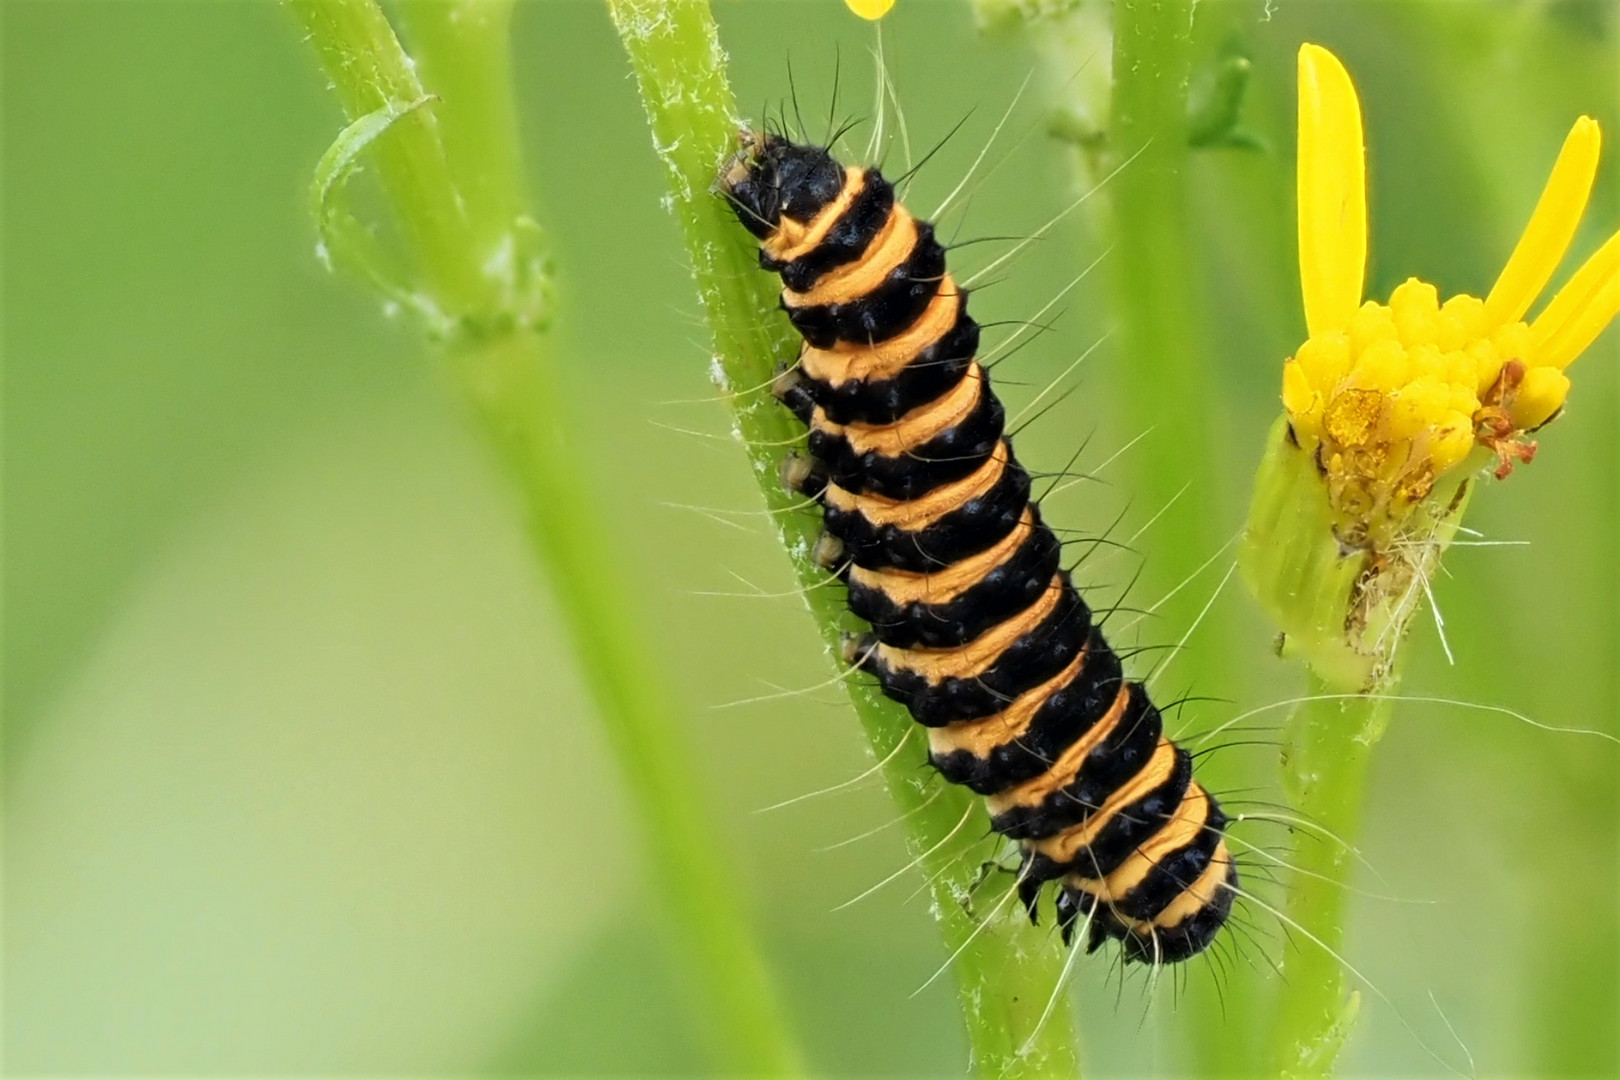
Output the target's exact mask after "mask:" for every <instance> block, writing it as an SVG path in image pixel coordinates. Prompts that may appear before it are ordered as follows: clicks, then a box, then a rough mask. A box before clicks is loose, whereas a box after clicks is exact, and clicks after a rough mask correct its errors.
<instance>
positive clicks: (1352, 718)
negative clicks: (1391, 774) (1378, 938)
mask: <svg viewBox="0 0 1620 1080" xmlns="http://www.w3.org/2000/svg"><path fill="white" fill-rule="evenodd" d="M1391 690H1392V684H1390V683H1385V684H1383V685H1382V686H1381V687H1380V688H1379V690H1378V692H1377V695H1376V696H1374V695H1370V694H1354V693H1353V692H1352V693H1350V694H1348V695H1347V693H1346V691H1345V689H1344V688H1343V687H1342V686H1339V685H1336V684H1333V683H1329V682H1327V681H1326V680H1324V679H1322V678H1320V677H1318V676H1316V675H1314V674H1313V675H1311V677H1310V679H1309V682H1308V685H1307V687H1306V690H1305V694H1306V697H1307V700H1305V701H1304V702H1302V703H1301V704H1300V706H1299V707H1298V708H1297V709H1295V710H1294V712H1293V714H1292V715H1291V716H1290V717H1289V718H1288V722H1287V724H1286V726H1285V730H1284V745H1285V750H1284V755H1285V759H1284V774H1283V775H1284V783H1285V784H1286V786H1287V788H1288V793H1289V796H1290V798H1291V800H1292V801H1293V804H1294V806H1295V807H1296V808H1297V809H1298V811H1299V813H1300V815H1301V816H1302V817H1304V818H1305V819H1306V820H1308V821H1311V822H1314V823H1315V824H1316V825H1317V826H1318V828H1317V829H1314V830H1313V832H1314V833H1316V834H1317V835H1316V836H1315V837H1314V838H1313V839H1311V840H1309V841H1307V842H1303V843H1301V844H1300V845H1299V847H1298V849H1297V850H1296V851H1295V852H1294V855H1293V860H1294V862H1293V867H1292V869H1291V870H1290V872H1289V874H1288V879H1287V900H1286V902H1285V904H1284V909H1283V913H1284V915H1285V917H1286V922H1285V925H1286V926H1287V927H1288V929H1289V934H1288V935H1287V939H1288V943H1287V946H1286V948H1285V950H1284V954H1283V962H1282V964H1283V975H1284V982H1283V985H1282V987H1281V988H1280V991H1279V996H1278V999H1277V1014H1276V1017H1275V1019H1274V1022H1273V1024H1272V1029H1271V1060H1272V1064H1273V1066H1274V1067H1275V1068H1276V1070H1277V1072H1278V1073H1279V1074H1281V1075H1283V1076H1299V1077H1325V1076H1329V1075H1331V1074H1332V1071H1333V1063H1334V1060H1335V1059H1336V1058H1337V1056H1338V1053H1339V1050H1340V1048H1341V1047H1343V1046H1344V1041H1345V1039H1346V1038H1347V1037H1348V1035H1349V1034H1350V1027H1351V1024H1352V1023H1353V1021H1354V1020H1355V1015H1356V1011H1357V1008H1358V1007H1359V1004H1360V995H1359V994H1358V993H1356V992H1353V991H1352V992H1348V993H1347V992H1346V986H1345V971H1344V966H1343V964H1342V963H1341V962H1340V960H1339V954H1341V953H1342V951H1343V945H1344V915H1345V908H1346V903H1345V901H1346V887H1347V885H1348V883H1349V876H1350V871H1351V857H1352V854H1353V852H1352V850H1351V847H1350V845H1353V844H1354V843H1355V838H1356V836H1357V835H1358V834H1359V832H1360V826H1361V807H1362V801H1363V793H1364V791H1365V789H1366V784H1367V763H1368V761H1369V760H1370V758H1371V756H1372V748H1373V745H1374V744H1375V743H1376V742H1377V741H1378V739H1379V737H1380V736H1381V735H1382V734H1383V731H1384V728H1385V726H1386V725H1387V724H1388V723H1389V714H1390V708H1391V702H1390V700H1389V697H1388V696H1387V695H1389V694H1390V693H1391Z"/></svg>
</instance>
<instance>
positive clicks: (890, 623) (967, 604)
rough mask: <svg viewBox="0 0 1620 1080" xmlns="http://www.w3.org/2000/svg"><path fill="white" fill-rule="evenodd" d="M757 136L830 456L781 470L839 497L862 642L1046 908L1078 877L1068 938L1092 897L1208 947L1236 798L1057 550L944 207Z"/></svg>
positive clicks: (1151, 935)
mask: <svg viewBox="0 0 1620 1080" xmlns="http://www.w3.org/2000/svg"><path fill="white" fill-rule="evenodd" d="M740 141H741V143H742V149H741V150H740V151H739V152H738V153H737V154H736V155H735V156H733V157H732V158H731V159H730V160H729V161H728V162H726V164H725V166H724V167H723V169H722V171H721V174H720V178H719V183H718V190H719V191H720V192H721V193H722V194H723V195H724V196H725V197H726V198H727V199H728V200H729V201H730V203H731V205H732V207H733V208H734V209H735V211H736V213H737V217H738V219H739V220H740V221H741V222H742V224H743V225H744V226H745V227H746V228H747V229H748V230H749V232H751V233H753V234H754V236H755V237H757V238H758V239H759V240H760V244H761V246H760V263H761V265H762V266H763V267H765V268H766V269H767V270H771V271H774V272H775V273H777V274H780V275H781V278H782V283H783V285H784V286H785V287H784V289H783V291H782V307H783V308H785V309H786V311H787V313H788V317H789V318H790V319H791V320H792V322H793V325H794V326H795V327H797V328H798V331H799V333H800V334H802V335H803V336H804V346H803V349H802V352H801V354H800V357H799V362H798V364H797V365H796V366H795V367H794V368H792V369H791V370H789V371H787V372H784V373H783V376H782V377H781V378H779V379H778V380H777V384H776V391H777V396H778V397H780V398H781V399H782V401H783V402H784V403H785V404H786V405H787V406H788V408H790V409H792V410H793V412H794V413H795V414H796V415H797V416H798V417H799V418H800V419H801V420H803V421H804V423H805V424H806V425H807V426H808V427H809V429H810V435H809V450H810V455H811V456H810V457H809V458H797V459H790V460H789V462H788V463H787V465H786V466H785V467H784V476H785V477H786V478H787V479H788V481H789V482H790V483H791V484H792V485H793V486H795V487H796V488H798V489H799V490H801V491H804V492H805V493H806V494H808V495H811V496H813V497H815V498H816V499H817V500H818V501H819V502H820V503H821V506H822V508H823V511H824V514H825V527H826V537H825V538H824V543H823V544H822V545H821V547H822V552H821V555H822V556H823V557H822V561H823V563H824V564H825V565H828V566H829V567H830V568H832V569H835V571H836V572H837V573H838V574H839V576H840V577H842V578H843V579H844V581H845V583H846V584H847V585H848V587H849V606H850V609H851V610H852V611H853V612H854V613H855V614H856V615H858V616H860V617H861V618H862V619H865V620H867V621H868V622H870V623H871V626H872V632H871V633H870V634H865V635H858V636H854V637H852V638H851V640H850V642H849V648H848V650H847V654H846V655H847V658H848V659H849V660H850V662H852V663H855V664H858V665H859V666H860V667H862V668H863V669H865V670H867V671H869V672H870V673H871V674H873V675H874V676H876V677H877V680H878V682H879V683H880V684H881V685H882V688H883V692H884V693H885V694H887V695H888V696H889V697H891V698H894V699H896V700H898V701H900V702H902V703H904V704H905V706H906V707H907V708H908V709H909V710H910V712H911V715H912V716H913V717H914V718H916V720H917V721H918V722H919V723H921V724H923V725H925V726H926V727H927V728H928V736H929V745H930V748H931V753H930V756H929V760H930V761H931V763H932V764H933V765H934V767H935V768H937V769H938V770H939V771H940V772H941V773H942V774H944V776H945V778H946V779H948V780H950V781H952V782H954V783H958V784H965V785H967V786H968V787H969V788H971V789H972V790H973V791H975V792H977V793H979V794H980V795H984V796H987V800H988V805H989V811H990V815H991V824H992V826H993V827H994V828H995V830H996V831H997V832H999V833H1001V834H1003V835H1004V836H1007V837H1009V838H1011V839H1013V840H1016V841H1018V843H1019V845H1020V847H1021V848H1022V851H1023V865H1022V867H1021V869H1020V874H1019V895H1020V898H1021V899H1022V901H1023V903H1024V905H1025V907H1026V908H1027V909H1028V912H1029V916H1030V918H1031V919H1034V918H1035V912H1036V904H1037V902H1038V900H1039V897H1040V893H1041V890H1042V888H1043V887H1044V885H1045V883H1046V882H1049V881H1060V882H1061V885H1060V888H1059V892H1058V898H1057V912H1058V921H1059V925H1060V927H1061V928H1062V932H1063V938H1064V941H1065V942H1066V943H1067V942H1069V941H1070V939H1071V938H1072V936H1073V934H1074V931H1075V926H1076V923H1077V921H1078V920H1079V919H1080V918H1081V917H1082V916H1084V917H1085V918H1086V920H1087V924H1088V925H1089V927H1090V931H1089V934H1088V940H1087V947H1088V950H1089V949H1095V948H1096V947H1097V946H1098V945H1100V944H1101V943H1102V942H1103V941H1105V940H1107V939H1108V938H1115V939H1118V940H1119V941H1121V942H1122V944H1123V946H1124V952H1125V956H1126V957H1127V958H1128V959H1131V960H1138V961H1146V962H1172V961H1177V960H1183V959H1186V958H1187V957H1190V956H1192V955H1194V954H1196V953H1198V952H1200V951H1201V950H1203V949H1204V948H1205V947H1206V946H1208V945H1209V943H1210V942H1211V940H1213V938H1214V937H1215V935H1216V933H1217V932H1218V931H1219V930H1220V928H1221V926H1222V924H1224V923H1225V922H1226V919H1227V916H1228V914H1229V913H1230V910H1231V906H1232V900H1233V897H1234V895H1235V894H1236V889H1237V870H1236V867H1235V865H1234V862H1233V860H1232V858H1231V856H1230V855H1229V854H1228V852H1227V847H1226V841H1225V836H1224V832H1225V828H1226V817H1225V815H1224V814H1222V812H1221V809H1220V807H1219V805H1218V804H1217V803H1216V801H1215V799H1214V798H1213V797H1211V796H1210V795H1209V793H1208V792H1206V791H1205V790H1204V789H1203V788H1202V787H1201V786H1200V785H1199V784H1198V782H1197V781H1196V780H1194V779H1193V778H1192V759H1191V757H1190V756H1189V755H1188V753H1187V752H1186V751H1185V750H1183V749H1181V748H1180V747H1178V746H1176V745H1175V744H1174V743H1173V742H1171V741H1170V740H1169V739H1167V738H1165V736H1164V734H1163V725H1162V722H1161V718H1160V715H1159V711H1158V709H1156V708H1155V707H1154V705H1153V703H1152V701H1151V700H1149V698H1148V694H1147V690H1146V689H1145V688H1144V687H1143V685H1142V684H1141V683H1139V682H1130V681H1127V680H1126V679H1125V677H1124V673H1123V669H1122V666H1121V663H1120V659H1119V657H1118V655H1117V654H1115V652H1114V651H1113V650H1112V649H1111V648H1110V647H1109V645H1108V642H1107V641H1105V640H1104V638H1103V635H1102V632H1101V630H1100V629H1099V628H1098V627H1097V626H1096V625H1094V623H1093V620H1092V614H1091V611H1090V609H1089V608H1087V606H1086V604H1085V602H1084V601H1083V600H1081V598H1080V595H1079V593H1078V592H1076V590H1075V588H1074V586H1073V584H1071V582H1070V580H1069V574H1068V572H1067V571H1066V570H1065V569H1063V568H1062V567H1061V566H1060V565H1059V559H1060V554H1061V545H1060V544H1059V542H1058V539H1057V537H1056V536H1055V535H1053V533H1052V530H1051V529H1050V528H1049V527H1048V526H1046V525H1045V524H1043V523H1042V521H1041V513H1040V507H1039V506H1038V505H1037V504H1036V503H1035V502H1033V501H1031V498H1030V477H1029V474H1028V473H1027V472H1025V471H1024V469H1023V468H1022V467H1021V466H1020V465H1019V464H1018V461H1017V459H1016V458H1015V457H1014V456H1013V451H1012V446H1011V445H1010V444H1009V443H1008V441H1007V439H1006V437H1005V434H1004V429H1005V424H1006V416H1005V412H1004V410H1003V408H1002V405H1001V402H1000V401H999V400H998V399H997V398H996V395H995V393H994V392H993V391H992V390H991V389H990V377H989V375H988V373H986V371H985V370H984V368H983V367H982V366H981V365H980V364H979V363H978V362H977V360H976V359H975V355H976V353H977V351H978V345H979V326H978V324H977V323H975V322H974V321H973V319H972V318H971V317H970V316H969V315H968V313H967V293H966V292H965V291H964V290H963V289H961V288H959V287H958V286H956V285H955V283H954V282H953V281H952V279H951V276H950V274H949V272H948V271H947V270H946V268H945V251H944V249H943V248H942V247H941V246H940V244H939V242H938V241H937V240H936V239H935V238H934V231H933V227H932V226H931V225H930V224H929V223H927V222H925V221H919V220H917V219H916V218H915V217H913V216H912V215H911V214H910V213H908V212H907V211H906V209H905V207H903V206H901V205H900V204H899V203H898V202H897V201H896V199H895V192H894V188H893V186H892V185H891V184H890V183H889V182H888V181H887V180H885V179H884V178H883V176H882V175H881V174H880V173H879V172H878V171H877V170H876V169H870V168H857V167H853V166H845V165H843V164H840V163H839V162H838V161H837V160H835V159H834V158H833V157H832V155H831V154H830V153H829V152H828V151H827V150H826V149H824V148H822V147H818V146H810V145H803V144H799V143H794V142H792V141H790V140H788V139H786V138H783V137H781V136H779V135H775V134H761V133H757V132H753V131H749V130H746V129H745V130H744V131H743V132H742V133H741V135H740Z"/></svg>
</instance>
